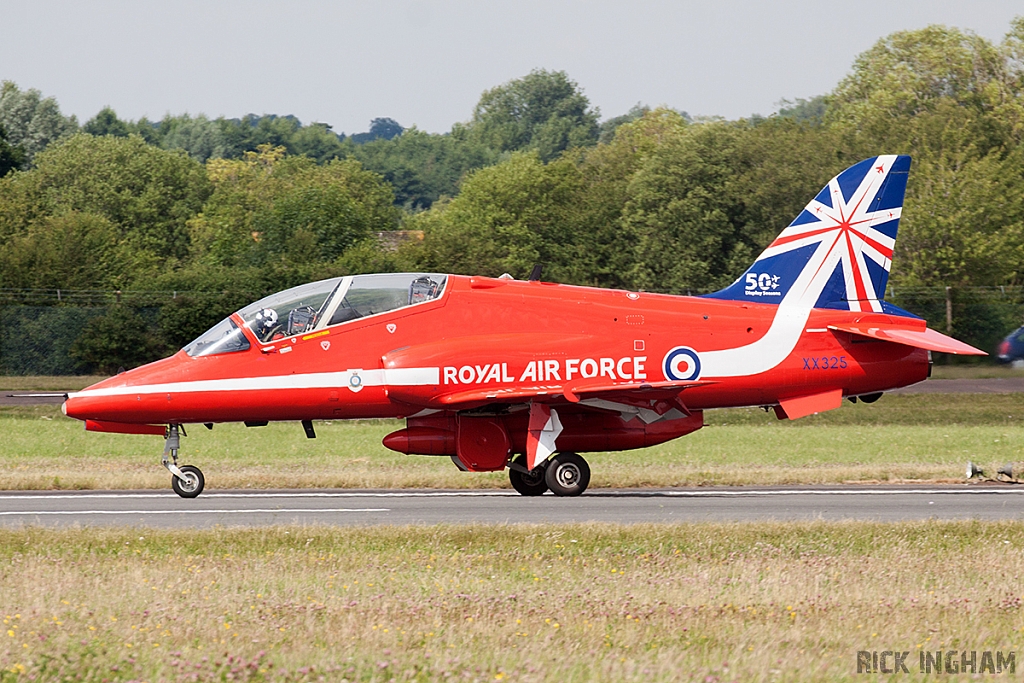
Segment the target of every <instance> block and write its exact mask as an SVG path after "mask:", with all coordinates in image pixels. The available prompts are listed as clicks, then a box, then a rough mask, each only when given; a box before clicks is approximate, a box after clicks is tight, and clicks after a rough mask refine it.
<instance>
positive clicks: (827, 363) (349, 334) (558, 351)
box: [64, 276, 929, 425]
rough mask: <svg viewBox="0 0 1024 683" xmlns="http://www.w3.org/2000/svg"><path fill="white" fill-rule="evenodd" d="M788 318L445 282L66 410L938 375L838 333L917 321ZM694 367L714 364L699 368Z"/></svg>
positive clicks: (780, 390)
mask: <svg viewBox="0 0 1024 683" xmlns="http://www.w3.org/2000/svg"><path fill="white" fill-rule="evenodd" d="M784 315H787V314H786V313H785V312H784V311H780V307H779V306H776V305H772V304H759V303H755V302H751V303H747V302H737V301H729V300H719V299H712V298H703V297H684V296H671V295H665V294H651V293H645V292H626V291H621V290H607V289H598V288H592V287H578V286H570V285H561V284H552V283H543V282H529V281H514V280H502V279H492V278H484V277H465V276H448V277H447V282H446V284H445V286H444V290H443V292H442V293H441V294H440V295H439V296H437V298H435V299H432V300H429V301H424V302H422V303H417V304H416V305H409V306H404V307H400V308H397V309H395V310H390V311H385V312H382V313H376V314H373V315H368V316H364V317H360V318H356V319H351V320H347V321H344V322H341V323H338V324H335V325H328V326H325V327H322V328H315V329H314V328H311V329H310V331H308V332H305V333H301V334H294V335H291V336H280V337H279V338H277V339H274V340H272V341H261V340H260V338H259V337H258V336H257V335H256V333H255V332H254V329H253V328H252V326H251V325H250V324H247V323H246V322H245V321H244V320H242V319H241V318H239V317H238V315H237V314H236V315H235V316H233V319H234V322H235V324H236V325H237V326H238V327H239V328H240V330H241V333H243V334H244V335H245V339H246V341H247V342H248V348H247V349H245V350H240V351H234V352H225V353H216V354H212V355H204V356H199V357H193V356H190V355H188V354H187V353H186V352H185V351H179V352H178V353H177V354H175V355H174V356H172V357H170V358H166V359H164V360H161V361H157V362H155V363H151V364H149V365H145V366H142V367H139V368H136V369H134V370H130V371H127V372H124V373H121V374H119V375H117V376H115V377H111V378H109V379H107V380H104V381H103V382H100V383H98V384H95V385H93V386H91V387H89V388H88V389H86V390H84V391H82V392H80V393H78V394H73V395H71V396H70V397H69V399H68V400H67V402H66V403H65V405H64V410H65V412H66V414H67V415H68V416H70V417H75V418H78V419H83V420H94V421H106V422H111V423H119V424H149V425H165V424H176V423H204V422H260V421H276V420H312V419H327V420H331V419H348V418H372V417H397V418H408V417H411V416H417V415H424V414H427V413H429V412H431V411H436V412H438V413H444V412H446V411H447V412H455V411H460V410H466V409H472V408H473V406H474V405H477V404H478V405H479V406H484V405H486V404H488V403H489V401H490V400H492V399H493V400H499V401H500V400H502V399H501V397H502V396H503V395H504V394H510V393H515V392H517V391H522V392H528V391H532V392H533V393H534V394H536V395H538V396H541V397H543V396H546V395H550V396H552V397H556V396H559V395H564V394H565V392H566V391H571V390H572V389H573V388H579V387H587V386H590V385H598V384H600V385H603V386H607V385H617V384H622V385H628V386H635V385H636V384H638V383H640V384H642V383H656V382H666V381H672V380H682V379H686V380H695V381H694V385H693V386H691V387H689V388H687V389H686V390H685V392H684V393H683V395H682V400H683V402H684V403H685V406H686V408H688V409H689V410H690V411H700V410H705V409H710V408H722V407H731V406H750V405H764V406H769V405H776V404H778V403H780V401H784V400H786V399H787V398H791V397H798V396H804V395H808V394H813V393H818V392H826V391H834V390H839V391H841V392H842V394H843V395H844V396H856V395H863V394H870V393H875V392H880V391H886V390H889V389H893V388H896V387H901V386H905V385H908V384H913V383H915V382H919V381H921V380H923V379H925V378H926V377H927V375H928V370H929V355H928V352H927V351H925V350H922V349H919V348H913V347H911V346H905V345H901V344H894V343H888V342H885V341H877V340H871V339H865V338H861V337H856V336H854V335H851V334H849V333H846V332H841V331H836V330H831V329H829V326H830V325H836V324H855V323H860V324H870V323H877V324H893V323H897V324H899V323H901V322H912V321H905V320H904V319H902V318H898V317H895V316H890V315H882V314H879V313H863V312H854V311H842V310H830V309H812V310H810V311H809V312H805V313H804V314H803V315H802V316H798V319H790V320H785V321H782V320H780V317H781V316H784ZM801 317H805V319H799V318H801ZM922 325H923V321H922ZM678 349H683V350H684V351H683V352H682V353H683V357H682V358H681V359H680V358H679V354H680V352H679V351H678ZM673 351H676V353H675V356H673V355H672V354H673ZM689 351H692V352H693V356H694V357H695V358H694V357H690V356H686V353H687V352H689ZM730 354H731V355H730ZM731 358H735V359H737V360H736V361H735V362H734V361H732V360H730V359H731ZM699 359H715V361H714V362H711V361H710V360H707V361H706V362H705V365H706V366H707V367H706V368H705V369H704V371H703V372H702V371H701V369H700V368H699V367H694V364H695V363H696V364H697V365H699V363H700V360H699ZM733 367H736V368H739V370H737V371H736V372H731V371H730V368H733ZM697 380H699V381H697ZM491 389H493V390H494V391H493V392H490V390H491ZM460 397H461V398H460ZM474 398H475V399H477V400H476V403H473V399H474ZM467 401H469V402H468V403H467Z"/></svg>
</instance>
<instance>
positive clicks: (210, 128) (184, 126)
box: [139, 114, 228, 162]
mask: <svg viewBox="0 0 1024 683" xmlns="http://www.w3.org/2000/svg"><path fill="white" fill-rule="evenodd" d="M139 127H140V128H141V127H142V126H141V122H140V124H139ZM157 134H158V135H159V140H158V141H151V143H150V144H158V146H160V147H162V148H164V149H182V150H185V151H186V152H188V155H189V156H190V157H192V158H193V159H195V160H196V161H200V162H205V161H207V160H208V159H216V158H220V157H224V156H227V155H228V143H227V141H226V139H225V136H224V131H223V127H222V126H221V124H220V123H219V122H217V121H211V120H210V119H208V118H206V116H204V115H203V114H200V115H198V116H194V117H193V116H189V115H188V114H182V115H180V116H165V117H164V118H163V120H161V121H160V124H159V126H158V133H157Z"/></svg>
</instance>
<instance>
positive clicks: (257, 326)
mask: <svg viewBox="0 0 1024 683" xmlns="http://www.w3.org/2000/svg"><path fill="white" fill-rule="evenodd" d="M276 327H277V311H275V310H274V309H273V308H264V309H262V310H260V311H259V312H257V313H256V317H255V318H253V330H254V331H255V332H256V336H257V337H259V338H260V341H264V342H266V341H270V340H271V334H272V333H273V332H274V329H275V328H276ZM283 336H284V335H283V334H278V335H277V336H275V337H274V339H278V338H280V337H283Z"/></svg>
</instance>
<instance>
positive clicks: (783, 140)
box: [0, 17, 1024, 353]
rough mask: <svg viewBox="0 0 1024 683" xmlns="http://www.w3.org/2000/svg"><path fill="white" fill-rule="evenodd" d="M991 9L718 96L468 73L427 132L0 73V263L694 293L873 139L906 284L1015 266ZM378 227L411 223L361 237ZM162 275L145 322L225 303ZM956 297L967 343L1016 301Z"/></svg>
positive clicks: (985, 338) (1018, 190)
mask: <svg viewBox="0 0 1024 683" xmlns="http://www.w3.org/2000/svg"><path fill="white" fill-rule="evenodd" d="M1009 29H1010V30H1009V32H1008V33H1007V35H1006V36H1005V38H1004V39H1003V40H1002V41H1000V42H998V43H995V42H992V41H989V40H987V39H985V38H983V37H981V36H978V35H976V34H974V33H972V32H970V31H964V30H959V29H955V28H948V27H942V26H930V27H927V28H924V29H921V30H916V31H903V32H898V33H894V34H892V35H889V36H887V37H885V38H883V39H881V40H879V41H878V43H876V44H875V45H874V46H873V47H872V48H870V49H869V50H867V51H866V52H864V53H863V54H861V55H860V56H858V57H857V59H856V60H855V62H854V64H853V65H852V68H851V71H850V73H849V75H847V76H846V77H845V78H844V79H843V80H842V81H840V83H838V84H837V85H836V87H835V88H834V89H833V90H832V91H831V92H830V93H827V94H824V95H821V96H819V97H816V98H813V99H811V100H797V101H795V102H786V103H783V106H782V107H781V108H780V110H779V112H778V113H776V114H774V115H772V116H768V117H760V116H751V117H749V118H746V119H741V120H736V121H728V120H722V119H701V118H697V119H693V118H691V117H690V116H688V115H686V114H685V113H683V112H679V111H675V110H671V109H667V108H654V109H651V108H648V107H645V106H641V105H638V106H637V107H635V108H633V109H632V110H631V111H630V112H627V113H626V114H624V115H622V116H616V117H613V118H609V119H606V120H604V121H601V119H600V113H599V112H598V111H597V110H596V109H595V108H594V107H592V106H591V104H590V102H589V101H588V99H587V98H586V96H585V94H584V92H583V91H582V89H581V88H580V87H579V85H578V84H577V83H575V82H574V81H573V80H572V79H571V78H570V77H569V76H568V75H567V74H565V73H564V72H550V71H543V70H537V71H534V72H531V73H530V74H528V75H526V76H525V77H523V78H520V79H516V80H513V81H510V82H508V83H505V84H503V85H499V86H497V87H495V88H493V89H491V90H488V91H487V92H485V93H483V94H482V96H481V98H480V100H479V102H478V104H477V106H476V107H475V108H474V110H473V112H472V116H471V118H470V119H469V120H468V121H466V122H464V123H459V124H456V125H455V126H453V127H452V129H451V131H449V132H447V133H444V134H439V135H438V134H429V133H426V132H423V131H419V130H417V129H415V128H409V129H403V128H402V126H401V125H400V124H398V123H397V122H395V121H393V120H391V119H376V120H375V121H374V122H373V123H372V124H371V127H370V130H369V132H368V133H363V134H356V135H348V136H346V135H343V134H335V133H334V132H333V131H332V130H331V128H330V126H328V125H326V124H323V123H310V124H308V125H303V124H302V123H301V122H300V121H298V120H297V119H295V118H294V117H290V116H284V117H279V116H260V117H257V116H252V115H250V116H246V117H243V118H241V119H223V118H221V119H208V118H206V117H203V116H189V115H181V116H167V117H165V118H164V119H162V120H161V121H158V122H151V121H148V120H146V119H142V120H139V121H123V120H121V119H119V118H118V117H117V115H116V113H115V112H113V111H112V110H110V109H109V108H108V109H104V110H103V111H101V112H100V113H98V114H97V115H96V116H95V117H93V118H92V119H90V120H89V121H87V122H86V123H85V124H84V125H81V126H79V125H78V122H77V121H76V120H75V119H74V118H73V117H66V116H64V115H62V114H61V112H60V109H59V106H58V105H57V103H56V101H55V100H53V99H52V98H43V97H42V96H41V94H40V93H38V92H37V91H35V90H21V89H19V88H18V87H17V86H16V85H15V84H13V83H10V82H5V83H4V84H3V86H2V89H0V173H6V175H4V176H3V178H0V289H26V288H49V289H56V288H63V289H110V290H114V289H121V290H129V289H134V290H139V289H144V290H153V291H172V290H174V291H185V292H190V291H191V292H229V293H230V292H239V293H251V292H257V293H267V292H270V291H275V290H278V289H282V288H284V287H287V286H290V285H293V284H298V283H300V282H304V281H308V280H311V279H315V278H320V277H328V276H333V275H337V274H348V273H361V272H375V271H388V270H421V269H422V270H434V271H444V272H455V273H468V274H484V275H499V274H501V273H503V272H508V273H511V274H513V275H514V276H517V277H522V276H525V275H526V274H527V273H529V271H530V269H531V268H532V267H533V265H534V264H536V263H542V264H544V276H545V279H550V280H553V281H560V282H571V283H578V284H588V285H597V286H603V287H622V288H630V289H644V290H648V291H659V292H669V293H687V292H690V293H694V294H697V293H703V292H708V291H712V290H715V289H718V288H720V287H722V286H725V285H727V284H728V283H730V282H731V281H732V280H733V279H735V277H736V276H737V275H738V274H739V273H741V272H742V271H743V270H744V269H745V268H746V267H747V266H748V265H749V264H750V262H752V260H753V259H754V258H755V257H756V255H757V254H758V253H759V252H760V250H761V249H763V247H764V246H765V245H766V244H767V243H768V242H770V241H771V240H772V239H773V238H774V237H775V236H776V235H777V234H778V233H779V232H780V231H781V230H782V229H783V228H784V227H785V226H786V225H788V223H789V222H790V221H791V220H792V219H793V218H794V217H795V216H796V215H797V214H798V213H799V211H800V209H801V208H802V207H803V206H804V204H806V202H807V201H808V200H809V199H810V198H811V197H813V196H814V194H815V193H816V192H817V191H818V190H819V189H820V188H821V186H822V185H823V184H824V182H825V181H826V180H827V179H828V178H830V177H832V176H833V175H834V174H835V173H837V172H838V171H840V170H842V169H843V168H845V167H846V166H848V165H850V164H852V163H854V162H856V161H858V160H860V159H862V158H866V157H869V156H874V155H877V154H881V153H904V154H911V155H912V156H913V157H914V165H913V168H912V171H911V180H910V184H909V186H908V191H907V198H906V202H905V209H904V217H903V219H902V221H901V225H900V239H899V240H898V241H897V245H896V254H895V256H894V258H893V267H892V275H891V279H890V283H891V284H892V285H893V287H894V288H895V289H896V291H897V292H899V291H904V292H908V293H910V294H908V295H907V296H911V298H910V299H905V300H904V301H905V302H909V303H910V304H911V305H913V304H914V303H915V302H914V300H913V298H912V295H913V293H914V292H921V291H924V290H926V289H928V288H945V287H953V288H957V289H958V291H961V292H970V291H973V290H972V288H977V287H992V286H1011V287H1013V286H1017V285H1021V284H1024V283H1022V281H1021V279H1022V275H1024V273H1022V267H1024V144H1022V141H1024V17H1021V18H1017V19H1015V20H1014V21H1013V22H1012V23H1011V26H1010V27H1009ZM394 230H405V231H413V232H411V233H406V234H411V235H415V236H417V238H414V239H407V240H404V241H403V240H398V241H396V240H382V239H381V238H380V235H381V234H382V233H384V234H385V235H387V234H391V231H394ZM420 235H422V239H419V238H418V236H420ZM396 245H397V246H396ZM246 295H248V294H246ZM174 301H175V303H174V304H173V305H170V304H168V305H167V306H164V307H162V310H161V312H160V319H161V320H164V321H165V324H162V325H161V326H160V330H161V331H160V334H159V335H158V337H159V339H158V342H154V344H155V346H154V348H155V347H156V346H161V345H162V346H161V348H162V350H164V351H165V350H167V349H170V348H173V347H175V346H180V345H182V344H184V343H186V342H187V341H188V340H189V339H190V338H192V337H194V336H196V335H198V334H199V333H200V332H202V331H203V329H205V328H206V327H208V326H209V325H211V324H213V323H214V322H216V319H218V318H219V317H223V315H226V314H227V313H228V312H230V310H231V309H232V308H233V307H237V306H238V305H241V304H243V303H245V301H241V300H240V301H235V300H234V298H232V296H231V295H225V296H224V297H222V300H221V301H220V302H219V303H217V304H216V305H211V304H210V303H209V300H208V298H207V299H204V300H203V302H202V303H201V304H200V303H198V302H196V303H195V304H194V305H192V304H190V302H189V298H188V297H179V298H176V299H175V300H174ZM896 303H898V304H899V303H901V302H900V301H897V302H896ZM976 303H977V302H972V300H971V299H970V297H968V296H967V295H966V294H964V295H962V296H961V298H960V300H959V304H958V305H960V306H961V308H962V311H963V314H962V315H960V314H958V316H957V326H958V329H957V330H956V331H957V332H959V333H960V334H962V335H964V336H965V337H967V338H968V339H975V340H978V341H979V343H981V342H984V343H990V341H991V340H990V337H993V335H996V334H997V333H998V332H999V331H1000V330H1002V329H1003V328H1005V327H1007V326H1008V325H1012V323H1013V322H1014V317H1015V316H1018V315H1019V314H1020V310H1019V307H1018V308H1013V307H1010V308H1005V307H1004V308H1002V309H999V310H995V309H993V310H992V311H991V312H990V313H984V312H982V313H979V312H978V310H980V309H977V306H976V305H975V304H976ZM1017 303H1019V302H1017ZM190 306H192V307H191V308H190ZM917 307H918V309H919V310H921V311H922V312H928V311H924V310H923V309H928V310H929V311H930V309H929V308H928V305H926V304H925V303H923V302H920V301H919V302H917ZM163 309H166V310H163ZM911 310H914V309H913V308H911ZM968 311H971V313H970V314H969V315H968V314H967V312H968ZM119 315H123V314H119ZM150 327H152V326H150ZM99 336H101V337H102V335H99ZM152 353H157V351H155V350H154V351H152Z"/></svg>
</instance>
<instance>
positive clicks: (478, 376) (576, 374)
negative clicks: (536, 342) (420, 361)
mask: <svg viewBox="0 0 1024 683" xmlns="http://www.w3.org/2000/svg"><path fill="white" fill-rule="evenodd" d="M646 362H647V356H625V357H623V358H567V359H565V360H559V359H554V358H552V359H546V360H534V361H530V362H529V363H527V364H526V367H525V368H524V369H523V370H522V372H519V373H518V374H517V373H516V371H515V369H513V370H512V371H510V370H509V367H508V363H489V364H487V365H463V366H461V367H455V366H452V365H448V366H445V367H444V368H443V375H444V383H445V384H491V383H495V384H511V383H515V382H526V381H532V382H552V381H557V382H569V381H571V380H574V379H596V378H602V377H603V378H607V379H610V380H645V379H647V370H646V368H645V363H646ZM517 377H518V379H517Z"/></svg>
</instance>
